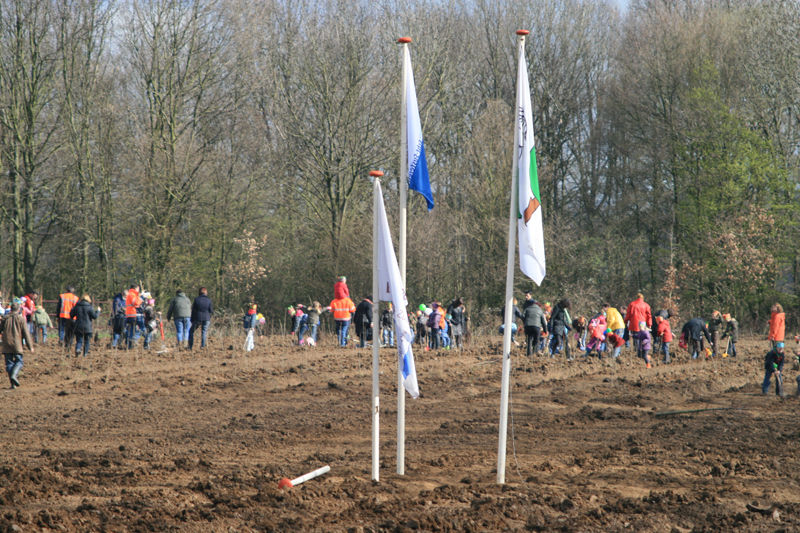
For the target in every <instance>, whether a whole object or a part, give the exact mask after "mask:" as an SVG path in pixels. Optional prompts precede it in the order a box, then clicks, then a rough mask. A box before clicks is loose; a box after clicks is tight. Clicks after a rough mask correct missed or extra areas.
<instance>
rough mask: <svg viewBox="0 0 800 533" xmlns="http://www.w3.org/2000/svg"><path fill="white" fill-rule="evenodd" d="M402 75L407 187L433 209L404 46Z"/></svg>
mask: <svg viewBox="0 0 800 533" xmlns="http://www.w3.org/2000/svg"><path fill="white" fill-rule="evenodd" d="M404 50H405V51H404V53H403V75H404V77H405V92H406V139H407V140H408V188H409V189H411V190H412V191H417V192H418V193H420V194H421V195H422V196H424V197H425V201H426V202H427V203H428V211H430V210H431V209H433V193H432V192H431V179H430V176H429V175H428V161H427V160H426V159H425V143H424V142H422V125H421V123H420V120H419V107H418V106H417V89H416V87H415V86H414V71H413V70H412V69H411V54H410V52H409V51H408V47H407V46H406V47H404Z"/></svg>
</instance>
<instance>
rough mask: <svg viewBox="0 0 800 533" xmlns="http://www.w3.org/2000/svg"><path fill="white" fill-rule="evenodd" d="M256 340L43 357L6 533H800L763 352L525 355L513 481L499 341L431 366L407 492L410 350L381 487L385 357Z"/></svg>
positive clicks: (790, 443)
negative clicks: (289, 484) (643, 359)
mask: <svg viewBox="0 0 800 533" xmlns="http://www.w3.org/2000/svg"><path fill="white" fill-rule="evenodd" d="M232 343H233V344H235V346H236V348H237V349H233V346H231V344H232ZM241 343H242V339H241V338H237V339H236V340H235V341H233V340H231V339H224V338H217V339H214V340H213V341H212V344H211V346H210V348H209V349H207V350H202V351H195V352H194V353H189V352H185V351H177V350H172V351H170V352H168V353H165V354H162V355H158V354H156V353H145V352H142V351H135V352H112V351H110V350H108V349H106V348H98V349H95V351H94V353H93V354H92V356H91V357H90V358H87V359H84V358H75V357H66V356H64V355H63V354H62V353H61V351H60V350H58V349H57V348H56V347H55V346H53V345H50V346H48V347H47V348H44V349H42V350H40V351H37V352H36V354H35V355H34V356H30V355H27V354H26V366H25V369H24V371H23V374H22V376H21V381H22V388H20V389H17V390H10V389H7V390H2V391H0V406H2V407H1V408H2V412H3V414H4V416H3V420H2V426H3V431H2V437H1V439H2V440H1V441H0V442H2V457H3V459H2V463H1V464H2V466H1V467H0V532H5V531H70V532H72V531H81V532H82V531H143V532H144V531H167V530H181V531H225V532H235V531H240V532H244V531H259V532H263V531H350V532H367V531H373V532H378V531H386V532H389V531H392V532H394V531H413V530H420V531H473V532H478V531H565V532H569V531H575V532H578V531H581V532H609V531H654V532H667V533H671V532H687V531H726V532H727V531H764V532H775V531H798V529H800V484H799V483H800V478H799V477H798V476H800V460H799V459H798V456H797V453H796V446H797V443H798V440H799V439H798V438H799V437H800V428H799V427H798V419H797V414H798V405H800V403H799V402H798V401H797V399H796V398H794V397H787V398H785V399H780V398H777V397H776V396H775V395H774V394H773V393H772V392H771V394H770V395H769V396H767V397H764V396H761V394H760V392H761V391H760V383H761V380H762V379H763V371H762V368H763V355H764V353H765V347H766V342H762V341H759V342H747V341H744V342H742V343H741V347H740V351H741V352H743V353H742V355H741V356H740V357H739V358H737V359H731V358H725V359H723V358H717V359H713V360H708V361H705V360H704V361H697V362H690V361H687V358H686V354H685V352H682V353H681V354H680V355H679V356H678V360H677V362H675V363H673V364H671V365H661V366H657V367H656V368H653V369H651V370H647V369H645V368H644V366H643V364H641V363H640V362H638V361H634V360H633V357H632V355H631V354H630V353H623V357H622V358H621V361H619V362H611V361H605V360H604V361H598V360H596V359H593V360H589V361H586V360H581V361H578V362H574V363H567V362H565V361H564V360H563V359H549V358H534V359H533V360H532V361H531V360H527V359H526V358H525V357H524V355H522V354H521V353H520V352H519V349H516V350H515V352H514V358H513V365H512V366H513V368H512V377H511V384H512V406H511V414H512V417H513V418H511V419H510V420H509V433H508V435H509V440H508V461H507V469H506V480H507V484H506V485H504V486H499V485H497V484H496V483H495V480H496V475H497V474H496V463H497V445H498V419H499V405H500V377H501V376H500V372H501V366H500V364H499V363H498V362H497V361H498V359H499V352H500V349H499V345H500V339H499V337H493V338H488V339H478V340H475V341H474V342H471V344H470V346H468V349H466V350H464V351H463V352H456V351H442V352H439V353H436V354H430V353H417V354H416V355H417V368H418V371H419V381H420V386H421V389H422V393H423V396H422V397H421V398H420V399H418V400H411V399H410V398H408V399H407V402H406V410H407V415H406V416H407V439H406V463H407V465H406V475H405V476H398V475H396V474H395V469H396V467H395V435H396V433H395V432H396V426H395V422H396V418H395V417H396V390H395V384H396V380H397V378H396V353H395V352H394V351H392V350H390V349H385V350H382V357H381V364H382V367H381V369H382V372H383V374H382V375H381V395H382V397H381V424H382V426H381V458H382V460H381V471H380V475H381V480H380V482H372V481H371V479H370V472H371V469H370V468H371V466H370V465H371V462H370V461H371V451H370V450H371V448H370V438H371V431H370V423H371V422H370V392H371V353H370V351H368V350H356V349H336V348H334V347H332V346H330V345H325V346H319V347H316V348H310V349H306V348H298V347H293V346H291V344H290V341H289V339H288V338H264V339H257V347H256V350H255V351H254V352H251V353H250V354H248V355H245V354H243V353H242V351H241V350H240V349H239V347H240V346H241ZM159 344H160V341H157V342H156V346H158V345H159ZM790 366H791V365H787V372H786V374H787V379H786V381H787V392H788V393H790V394H791V395H792V396H793V395H794V393H795V385H794V378H795V375H796V372H794V371H793V370H791V369H790ZM789 382H791V383H789ZM720 407H724V408H729V410H716V411H704V412H698V413H693V414H682V415H674V416H664V417H657V416H656V413H657V412H660V411H669V410H682V409H702V408H720ZM323 465H330V467H331V471H330V473H328V474H326V475H325V476H322V477H320V478H317V479H314V480H311V481H308V482H307V483H305V484H303V485H300V486H298V487H295V488H294V489H290V490H285V491H281V490H278V481H279V480H280V479H281V478H283V477H288V478H294V477H297V476H299V475H301V474H304V473H306V472H309V471H311V470H314V469H316V468H318V467H320V466H323ZM753 502H755V503H753ZM748 504H751V505H750V506H749V508H748Z"/></svg>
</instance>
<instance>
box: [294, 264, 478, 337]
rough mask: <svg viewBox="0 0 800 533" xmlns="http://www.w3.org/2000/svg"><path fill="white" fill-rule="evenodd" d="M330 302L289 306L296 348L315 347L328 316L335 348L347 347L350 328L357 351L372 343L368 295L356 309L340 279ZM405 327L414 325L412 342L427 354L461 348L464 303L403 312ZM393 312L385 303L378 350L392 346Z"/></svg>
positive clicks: (458, 301) (429, 305)
mask: <svg viewBox="0 0 800 533" xmlns="http://www.w3.org/2000/svg"><path fill="white" fill-rule="evenodd" d="M333 293H334V298H333V300H332V301H331V303H330V305H328V306H325V307H323V306H322V305H321V304H320V303H319V302H318V301H314V302H312V304H311V305H310V306H306V305H304V304H302V303H298V304H295V305H290V306H289V307H288V308H287V310H286V311H287V313H288V315H289V318H290V320H291V327H290V334H291V335H292V336H293V337H295V339H296V342H297V344H298V345H301V346H302V345H304V344H307V345H309V346H315V345H316V344H317V340H318V339H317V336H318V333H319V325H320V317H321V315H323V314H324V313H331V314H332V315H333V321H334V323H335V332H336V333H335V334H336V343H337V346H340V347H347V346H348V344H349V343H350V336H349V333H350V331H351V329H350V326H351V325H352V326H353V330H354V333H355V338H357V339H358V340H357V341H356V344H357V346H358V347H359V348H364V347H366V346H367V345H368V344H369V343H370V342H373V339H372V331H373V326H374V319H375V317H373V301H372V295H371V294H367V295H365V296H364V297H363V298H362V299H361V302H360V303H359V304H358V305H356V304H355V303H354V302H353V300H352V299H350V289H349V288H348V287H347V278H346V277H344V276H341V277H340V278H339V279H338V280H337V281H336V283H335V284H334V287H333ZM407 312H408V321H409V324H413V325H414V329H415V342H416V343H417V345H421V346H423V349H424V350H426V351H428V350H439V349H443V350H449V349H451V348H458V349H461V348H463V347H464V335H465V332H466V326H467V321H468V320H469V316H467V313H466V309H465V307H464V302H463V300H462V299H461V298H456V299H454V300H452V301H451V302H450V304H449V305H448V306H447V309H446V310H445V309H444V308H443V307H442V305H441V304H440V303H439V302H438V301H433V302H430V303H423V304H420V306H419V308H418V309H417V310H416V311H407ZM394 315H395V310H394V306H393V304H392V303H391V302H389V303H388V304H387V305H386V307H385V308H384V309H383V311H382V312H381V313H380V316H379V317H378V320H379V322H378V324H379V329H380V339H379V342H380V343H381V345H382V346H388V347H393V346H394V345H395V336H394V333H395V316H394Z"/></svg>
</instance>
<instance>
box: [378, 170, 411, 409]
mask: <svg viewBox="0 0 800 533" xmlns="http://www.w3.org/2000/svg"><path fill="white" fill-rule="evenodd" d="M375 194H377V195H378V202H377V206H378V286H379V288H380V289H379V291H378V294H377V295H375V296H376V297H377V298H378V300H376V301H381V300H383V301H384V302H392V304H393V305H394V325H395V332H396V334H397V350H398V355H399V357H400V361H401V362H402V367H403V386H404V387H405V388H406V390H407V391H408V393H409V394H410V395H411V397H412V398H417V397H419V383H417V369H416V367H415V366H414V353H413V352H412V350H411V346H412V343H413V342H414V334H413V333H412V332H411V325H410V324H409V323H408V314H407V313H406V305H408V299H407V298H406V291H405V289H404V288H403V279H402V278H401V277H400V267H398V266H397V256H396V255H395V254H394V247H393V246H392V235H391V233H389V220H388V219H387V218H386V208H385V207H384V205H383V191H382V190H381V186H380V183H379V184H378V185H377V187H376V188H375Z"/></svg>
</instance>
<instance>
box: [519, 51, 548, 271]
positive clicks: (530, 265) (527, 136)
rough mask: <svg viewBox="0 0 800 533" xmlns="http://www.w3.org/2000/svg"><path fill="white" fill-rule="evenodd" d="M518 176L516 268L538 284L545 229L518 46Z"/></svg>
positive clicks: (528, 98)
mask: <svg viewBox="0 0 800 533" xmlns="http://www.w3.org/2000/svg"><path fill="white" fill-rule="evenodd" d="M516 133H517V134H516V136H515V137H516V140H517V153H516V154H515V155H516V156H517V160H518V161H517V175H516V176H514V179H515V180H516V183H517V184H518V189H517V190H518V191H519V213H518V218H519V266H520V269H521V270H522V272H523V273H524V274H525V275H526V276H528V277H529V278H531V279H532V280H533V281H534V282H535V283H536V284H537V285H541V284H542V280H543V279H544V276H545V260H544V230H543V224H542V205H541V196H540V195H539V177H538V174H537V171H536V146H535V145H534V142H533V108H532V106H531V91H530V87H529V86H528V67H527V65H526V63H525V51H524V48H523V47H520V52H519V69H518V71H517V132H516Z"/></svg>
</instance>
